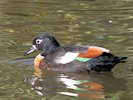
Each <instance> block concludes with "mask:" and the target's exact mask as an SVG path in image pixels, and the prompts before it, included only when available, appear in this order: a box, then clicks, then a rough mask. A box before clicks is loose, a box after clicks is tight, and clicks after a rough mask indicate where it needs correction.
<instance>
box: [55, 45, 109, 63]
mask: <svg viewBox="0 0 133 100" xmlns="http://www.w3.org/2000/svg"><path fill="white" fill-rule="evenodd" d="M103 52H106V53H108V52H109V50H108V49H105V48H102V47H96V46H90V47H89V48H88V49H87V50H86V51H84V52H83V51H82V52H69V51H68V52H66V53H65V54H64V55H63V56H61V57H59V58H58V59H56V63H58V64H67V63H70V62H72V61H74V60H78V61H82V62H86V61H88V60H90V59H91V58H95V57H98V56H100V55H102V54H103Z"/></svg>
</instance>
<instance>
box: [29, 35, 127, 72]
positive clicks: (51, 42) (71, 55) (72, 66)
mask: <svg viewBox="0 0 133 100" xmlns="http://www.w3.org/2000/svg"><path fill="white" fill-rule="evenodd" d="M33 49H34V50H33ZM35 50H42V51H43V53H42V54H40V55H39V56H37V57H36V58H35V61H34V65H35V67H39V68H41V69H48V70H56V71H63V72H81V71H89V72H90V71H97V72H101V71H110V70H111V69H112V68H113V67H114V66H115V65H116V64H117V63H120V62H124V59H126V57H117V56H113V55H112V54H111V53H109V50H107V49H105V48H102V47H96V46H60V45H59V43H58V42H57V40H56V39H55V38H54V37H53V36H51V35H48V34H43V35H40V36H38V37H36V38H35V39H34V40H33V46H32V48H31V49H30V50H29V51H27V52H26V54H29V53H31V52H33V51H35ZM40 58H41V59H40ZM38 59H40V60H38Z"/></svg>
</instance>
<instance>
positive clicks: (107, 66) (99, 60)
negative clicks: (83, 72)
mask: <svg viewBox="0 0 133 100" xmlns="http://www.w3.org/2000/svg"><path fill="white" fill-rule="evenodd" d="M126 59H127V57H117V56H114V55H112V54H110V53H103V54H102V55H101V56H98V57H96V58H93V59H91V60H89V61H88V63H89V67H88V68H89V70H90V71H97V72H101V71H111V69H112V68H113V67H114V66H115V65H116V64H118V63H124V62H126Z"/></svg>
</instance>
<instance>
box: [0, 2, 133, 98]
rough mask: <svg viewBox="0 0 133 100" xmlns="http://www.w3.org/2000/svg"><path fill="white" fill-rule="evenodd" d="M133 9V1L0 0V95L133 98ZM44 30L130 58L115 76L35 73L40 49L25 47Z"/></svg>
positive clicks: (63, 40) (63, 41)
mask: <svg viewBox="0 0 133 100" xmlns="http://www.w3.org/2000/svg"><path fill="white" fill-rule="evenodd" d="M132 12H133V0H69V1H68V0H0V99H7V100H9V99H17V100H35V99H36V100H38V99H40V100H41V99H44V100H45V99H47V96H48V97H49V98H48V99H50V100H51V99H53V100H59V99H60V98H61V100H68V99H70V100H71V99H73V100H74V99H78V100H80V99H81V100H82V99H84V98H85V99H86V98H87V99H88V98H105V99H107V98H109V99H115V100H122V99H123V100H130V99H131V100H132V96H133V88H132V87H133V84H132V83H133V74H132V73H133V67H132V65H133V62H132V58H133V35H132V34H133V28H132V27H133V22H132V20H133V13H132ZM44 31H48V32H51V34H53V35H54V36H56V38H57V39H58V40H59V42H60V43H61V45H66V44H78V45H82V44H84V45H97V46H102V47H105V48H107V49H110V50H111V51H112V53H114V54H116V55H119V56H127V57H128V62H127V63H126V64H119V65H117V66H116V67H115V68H114V69H113V71H112V72H113V73H112V74H111V75H109V74H107V73H102V74H89V75H88V74H86V73H82V74H81V73H79V74H77V73H74V74H72V73H71V74H66V73H64V74H63V73H56V72H50V71H46V72H44V73H41V74H39V73H40V72H39V71H38V73H35V76H36V77H37V76H39V78H38V77H37V78H34V77H35V76H34V77H32V76H33V75H34V68H33V59H34V57H35V56H36V55H37V54H38V52H36V54H35V53H34V54H32V55H30V56H28V57H24V56H23V52H25V50H27V48H29V47H30V46H31V41H32V39H33V37H34V36H36V35H37V34H40V33H42V32H44ZM42 74H43V75H42ZM31 86H33V87H32V89H33V90H31ZM35 91H36V92H37V94H36V93H35ZM64 95H65V96H64ZM74 96H77V97H74Z"/></svg>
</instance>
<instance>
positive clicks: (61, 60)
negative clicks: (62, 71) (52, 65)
mask: <svg viewBox="0 0 133 100" xmlns="http://www.w3.org/2000/svg"><path fill="white" fill-rule="evenodd" d="M78 55H79V53H74V52H67V53H65V55H64V56H62V57H60V58H59V59H58V60H57V63H60V64H66V63H69V62H71V61H73V60H74V59H75V58H76V57H77V56H78Z"/></svg>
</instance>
